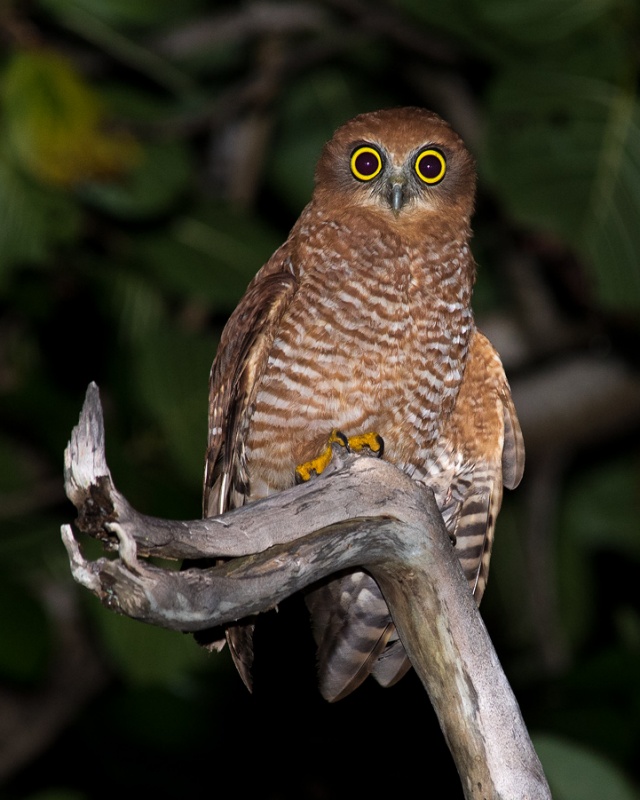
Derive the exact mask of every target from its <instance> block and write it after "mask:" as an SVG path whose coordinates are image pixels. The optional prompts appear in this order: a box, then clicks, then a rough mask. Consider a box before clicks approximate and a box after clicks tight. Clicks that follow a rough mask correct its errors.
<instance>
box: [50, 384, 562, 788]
mask: <svg viewBox="0 0 640 800" xmlns="http://www.w3.org/2000/svg"><path fill="white" fill-rule="evenodd" d="M340 450H341V448H338V452H336V453H335V454H334V456H335V457H334V459H333V461H332V464H331V466H330V467H329V468H328V469H327V470H326V471H325V473H323V475H322V476H320V477H319V478H317V479H314V480H313V481H311V482H309V483H307V484H303V485H301V486H297V487H295V488H293V489H290V490H288V491H285V492H281V493H280V494H277V495H274V496H272V497H269V498H267V499H265V500H261V501H258V502H255V503H252V504H250V505H248V506H245V507H243V508H241V509H238V510H236V511H231V512H229V513H227V514H224V515H223V516H221V517H217V518H213V519H205V520H202V519H199V520H193V521H189V522H178V521H169V520H162V519H158V518H155V517H149V516H145V515H143V514H139V513H138V512H137V511H135V510H134V509H133V508H132V507H131V506H130V504H129V503H128V502H127V501H126V499H125V498H124V497H123V496H122V495H121V494H120V493H119V492H118V491H117V489H116V488H115V486H114V483H113V481H112V479H111V474H110V472H109V469H108V467H107V463H106V458H105V451H104V425H103V418H102V408H101V405H100V398H99V394H98V389H97V387H96V385H95V384H91V385H90V386H89V388H88V390H87V396H86V399H85V403H84V406H83V409H82V413H81V415H80V420H79V423H78V425H77V426H76V428H74V430H73V433H72V436H71V441H70V443H69V446H68V447H67V450H66V452H65V487H66V491H67V495H68V496H69V498H70V499H71V501H72V502H73V503H74V505H75V506H76V508H77V509H78V519H77V522H76V525H77V527H78V529H79V530H80V531H82V532H85V533H89V534H90V535H92V536H95V537H97V538H100V539H102V540H103V541H104V542H105V544H106V545H107V547H108V548H110V549H112V550H117V557H111V558H109V557H103V558H100V559H98V560H97V561H94V562H88V561H86V560H85V559H84V558H83V556H82V554H81V551H80V548H79V545H78V543H77V541H76V539H75V537H74V535H73V533H72V530H71V526H69V525H64V526H63V527H62V537H63V540H64V543H65V546H66V548H67V551H68V554H69V559H70V562H71V569H72V572H73V576H74V578H75V580H76V581H78V583H81V584H82V585H83V586H86V587H87V588H88V589H90V590H91V591H92V592H93V593H94V594H95V595H96V596H97V597H98V598H99V599H100V600H101V601H102V602H103V604H104V605H106V606H107V607H109V608H111V609H113V610H115V611H118V612H120V613H123V614H126V615H128V616H130V617H133V618H135V619H139V620H143V621H145V622H149V623H152V624H154V625H160V626H163V627H167V628H172V629H175V630H181V631H185V630H189V631H195V630H199V629H205V628H210V627H212V626H216V625H221V624H225V623H229V622H232V621H236V620H238V619H242V618H243V617H246V616H250V615H254V614H257V613H259V612H262V611H266V610H268V609H270V608H272V607H273V606H274V605H276V604H277V603H278V602H280V601H281V600H282V599H284V598H285V597H287V596H289V595H291V594H293V593H294V592H297V591H299V590H301V589H303V588H304V587H306V586H308V585H309V584H311V583H313V582H315V581H317V580H319V579H321V578H323V577H325V576H327V575H330V574H332V573H335V572H337V571H339V570H343V569H345V568H349V567H362V568H364V569H366V570H367V571H368V572H369V573H370V574H371V575H372V576H373V577H374V578H375V580H376V581H377V582H378V584H379V586H380V588H381V590H382V592H383V594H384V597H385V599H386V601H387V604H388V606H389V610H390V612H391V616H392V617H393V620H394V622H395V624H396V627H397V629H398V633H399V635H400V639H401V640H402V643H403V645H404V647H405V649H406V651H407V654H408V656H409V658H410V660H411V663H412V664H413V666H414V668H415V670H416V672H417V673H418V675H419V676H420V678H421V680H422V683H423V684H424V686H425V688H426V690H427V692H428V693H429V696H430V698H431V701H432V703H433V705H434V708H435V710H436V714H437V716H438V719H439V720H440V725H441V727H442V730H443V732H444V735H445V738H446V740H447V743H448V745H449V748H450V750H451V753H452V755H453V758H454V760H455V763H456V766H457V768H458V772H459V774H460V777H461V780H462V784H463V789H464V795H465V798H468V799H470V798H474V799H478V798H483V799H484V798H486V799H487V800H489V799H490V800H498V799H501V800H514V799H515V798H517V799H518V800H520V799H521V798H522V799H523V800H524V798H527V799H528V800H543V799H546V798H550V797H551V794H550V792H549V788H548V786H547V783H546V780H545V777H544V774H543V772H542V768H541V765H540V762H539V760H538V757H537V755H536V753H535V751H534V749H533V746H532V744H531V740H530V739H529V735H528V733H527V730H526V727H525V725H524V722H523V720H522V716H521V714H520V709H519V707H518V704H517V702H516V700H515V697H514V695H513V693H512V691H511V688H510V686H509V684H508V682H507V679H506V677H505V675H504V672H503V671H502V668H501V667H500V664H499V662H498V658H497V656H496V653H495V651H494V649H493V646H492V644H491V641H490V639H489V636H488V634H487V631H486V628H485V627H484V624H483V622H482V619H481V617H480V615H479V613H478V610H477V608H476V605H475V602H474V600H473V597H472V595H471V593H470V591H469V589H468V586H467V583H466V581H465V578H464V576H463V574H462V570H461V568H460V565H459V562H458V560H457V559H456V557H455V555H454V553H453V548H452V547H451V543H450V540H449V536H448V534H447V532H446V529H445V527H444V524H443V522H442V518H441V516H440V513H439V511H438V509H437V506H436V504H435V500H434V498H433V494H432V492H431V491H430V490H429V489H426V488H424V487H421V486H420V485H418V484H416V483H415V482H414V481H412V480H411V479H410V478H408V477H407V476H406V475H405V474H404V473H402V472H401V471H400V470H398V469H397V468H396V467H394V466H393V465H391V464H388V463H386V462H384V461H381V460H378V459H374V458H366V457H356V456H353V455H348V456H346V457H344V458H343V457H342V456H341V454H340V452H339V451H340ZM148 555H158V556H164V557H169V558H189V559H192V558H212V557H226V558H231V560H230V561H226V562H225V563H223V564H221V565H219V566H217V567H213V568H210V569H187V570H184V571H182V572H176V571H173V570H163V569H160V568H158V567H155V566H153V565H151V564H149V563H148V562H146V561H144V560H143V558H142V557H144V556H148Z"/></svg>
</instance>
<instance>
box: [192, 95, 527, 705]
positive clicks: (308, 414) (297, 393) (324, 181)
mask: <svg viewBox="0 0 640 800" xmlns="http://www.w3.org/2000/svg"><path fill="white" fill-rule="evenodd" d="M474 194H475V169H474V163H473V160H472V158H471V156H470V155H469V153H468V152H467V150H466V148H465V146H464V144H463V142H462V140H461V139H460V137H459V136H458V135H457V134H456V133H454V131H453V130H452V129H451V127H450V126H449V125H448V124H447V123H446V122H444V121H443V120H442V119H440V118H439V117H438V116H437V115H436V114H434V113H431V112H429V111H426V110H424V109H420V108H396V109H389V110H383V111H378V112H374V113H369V114H362V115H360V116H358V117H356V118H355V119H352V120H351V121H350V122H347V123H346V124H345V125H343V126H342V127H341V128H339V129H338V130H337V131H336V133H335V135H334V136H333V138H332V139H331V141H329V142H328V143H327V144H326V145H325V147H324V150H323V152H322V154H321V156H320V160H319V162H318V166H317V169H316V174H315V189H314V192H313V197H312V199H311V202H310V203H309V205H308V206H307V207H306V208H305V209H304V210H303V212H302V214H301V215H300V218H299V219H298V221H297V222H296V224H295V225H294V227H293V229H292V231H291V233H290V235H289V238H288V239H287V241H286V242H285V243H284V244H283V245H282V246H281V247H280V248H279V249H278V250H277V251H276V252H275V253H274V254H273V256H272V257H271V258H270V259H269V261H268V262H267V263H266V264H265V265H264V266H263V267H262V269H261V270H260V271H259V272H258V274H257V275H256V276H255V278H254V279H253V281H252V282H251V283H250V285H249V287H248V289H247V292H246V294H245V296H244V297H243V298H242V300H241V301H240V304H239V305H238V307H237V308H236V310H235V311H234V313H233V314H232V316H231V318H230V319H229V322H228V324H227V326H226V328H225V330H224V332H223V334H222V338H221V341H220V347H219V350H218V353H217V356H216V359H215V361H214V363H213V367H212V369H211V379H210V394H209V447H208V450H207V460H206V469H205V479H204V514H205V516H212V515H216V514H220V513H222V512H224V511H226V510H228V509H230V508H235V507H237V506H240V505H242V504H244V503H248V502H251V501H252V500H255V499H257V498H260V497H264V496H265V495H268V494H271V493H273V492H278V491H280V490H282V489H285V488H287V487H290V486H292V485H293V484H294V483H295V480H296V470H297V471H298V474H301V475H307V474H309V472H312V471H313V469H317V468H318V464H319V463H320V461H319V460H318V457H319V456H320V457H322V453H323V452H325V450H326V447H327V441H328V437H329V436H330V435H331V432H332V431H340V432H341V434H343V435H344V437H345V438H346V439H347V440H349V439H351V441H353V442H359V441H361V440H360V439H359V438H357V437H361V435H362V434H372V433H373V434H375V435H376V436H374V437H373V438H372V439H365V441H369V443H370V444H371V446H372V448H373V449H375V448H376V447H377V444H376V443H381V442H380V439H379V438H377V437H381V439H382V442H383V443H384V458H386V459H388V460H389V461H391V462H392V463H394V464H396V465H397V466H398V467H399V468H400V469H402V470H403V471H404V472H406V473H407V474H408V475H410V476H411V477H412V478H413V479H415V480H416V481H422V482H424V483H426V484H428V485H429V486H431V487H432V488H433V490H434V492H435V495H436V500H437V502H438V505H439V507H440V510H441V512H442V515H443V517H444V520H445V523H446V526H447V529H448V530H449V532H450V534H451V537H452V541H453V542H454V546H455V550H456V553H457V555H458V557H459V559H460V563H461V565H462V568H463V570H464V573H465V575H466V577H467V579H468V581H469V585H470V587H471V590H472V591H473V592H474V593H475V597H476V600H477V601H478V602H479V601H480V598H481V597H482V593H483V592H484V588H485V584H486V580H487V572H488V569H489V558H490V555H491V545H492V541H493V531H494V526H495V521H496V515H497V513H498V511H499V509H500V503H501V499H502V486H503V484H504V485H505V486H507V487H508V488H513V487H515V486H516V485H517V484H518V482H519V481H520V478H521V476H522V470H523V463H524V448H523V443H522V435H521V432H520V427H519V424H518V419H517V417H516V413H515V410H514V407H513V403H512V399H511V394H510V390H509V385H508V383H507V380H506V378H505V375H504V371H503V368H502V364H501V362H500V359H499V357H498V355H497V353H496V352H495V350H494V349H493V347H492V346H491V344H490V343H489V342H488V341H487V339H486V338H485V337H484V336H483V335H482V334H481V333H479V332H478V330H477V329H476V327H475V323H474V319H473V314H472V311H471V307H470V300H471V291H472V287H473V283H474V278H475V263H474V259H473V256H472V254H471V251H470V248H469V239H470V236H471V230H470V224H469V220H470V216H471V214H472V211H473V204H474ZM306 599H307V605H308V607H309V609H310V612H311V616H312V622H313V630H314V635H315V639H316V642H317V645H318V669H319V682H320V690H321V692H322V694H323V695H324V696H325V697H326V698H327V699H328V700H337V699H339V698H341V697H344V696H345V695H346V694H348V693H349V692H351V691H352V690H353V689H355V688H356V687H357V686H358V685H359V684H360V683H361V682H362V681H363V680H364V679H365V678H366V677H367V675H368V674H369V673H371V674H372V675H373V676H374V677H375V678H376V680H378V682H379V683H381V684H382V685H383V686H389V685H391V684H393V683H394V682H395V681H397V680H398V679H399V678H400V677H402V675H404V674H405V672H406V671H407V669H408V668H409V662H408V659H407V657H406V655H405V652H404V649H403V647H402V645H401V643H400V641H399V640H398V638H397V634H396V632H395V628H394V625H393V622H392V621H391V618H390V616H389V611H388V609H387V607H386V604H385V602H384V600H383V598H382V595H381V593H380V590H379V589H378V587H377V585H376V583H375V582H374V580H373V579H372V578H371V577H370V576H369V575H368V574H366V573H364V572H362V571H351V572H348V573H346V574H340V575H336V576H334V577H332V578H331V579H329V580H327V581H325V582H324V583H323V584H322V585H319V586H317V587H315V588H313V589H312V590H311V591H310V592H309V593H308V594H307V598H306ZM251 633H252V627H251V626H250V625H244V626H236V627H231V628H230V629H228V631H227V639H228V641H229V644H230V647H231V651H232V655H233V658H234V660H235V663H236V666H237V667H238V670H239V671H240V674H241V676H242V677H243V679H244V681H245V683H246V684H247V686H249V685H250V667H251V662H252V658H253V652H252V645H251Z"/></svg>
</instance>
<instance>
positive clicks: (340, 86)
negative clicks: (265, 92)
mask: <svg viewBox="0 0 640 800" xmlns="http://www.w3.org/2000/svg"><path fill="white" fill-rule="evenodd" d="M390 104H392V103H391V101H389V100H388V98H385V97H384V96H383V95H382V93H381V92H379V93H377V94H374V92H373V91H372V90H371V89H370V88H369V87H365V86H363V85H361V84H360V83H359V82H358V81H357V80H356V79H352V78H351V77H350V76H349V74H348V73H346V72H340V71H339V70H337V69H324V70H317V71H315V72H313V73H310V74H305V75H304V76H303V77H302V78H301V79H300V80H299V81H298V83H297V84H295V85H294V86H292V87H291V89H290V91H289V92H288V94H287V96H286V99H285V103H284V105H283V107H282V109H281V115H280V120H279V130H278V135H277V137H276V140H275V149H274V152H273V156H272V159H271V164H270V171H269V177H270V179H271V180H272V181H273V183H274V185H275V187H276V190H277V191H278V192H279V193H280V194H281V195H282V196H283V197H284V198H285V199H286V200H287V202H288V203H289V206H290V207H291V209H292V210H294V211H295V212H296V214H297V213H298V212H299V211H300V209H301V208H302V207H303V206H305V205H306V204H307V203H308V202H309V200H310V199H311V192H312V190H313V173H314V169H315V165H316V162H317V160H318V157H319V155H320V151H321V150H322V147H323V145H324V144H325V143H326V142H327V141H328V140H329V139H330V138H331V137H332V136H333V133H334V131H335V129H336V128H337V127H338V126H340V125H342V124H343V123H344V122H346V121H347V120H348V119H350V118H351V117H353V116H354V115H355V114H358V113H361V112H363V111H371V110H372V109H374V108H380V107H381V106H384V105H390Z"/></svg>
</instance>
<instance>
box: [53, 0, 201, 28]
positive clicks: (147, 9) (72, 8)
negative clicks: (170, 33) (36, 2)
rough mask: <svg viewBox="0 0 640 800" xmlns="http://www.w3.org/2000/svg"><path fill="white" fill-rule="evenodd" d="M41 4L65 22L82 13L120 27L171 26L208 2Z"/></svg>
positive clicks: (75, 0) (58, 0) (57, 0)
mask: <svg viewBox="0 0 640 800" xmlns="http://www.w3.org/2000/svg"><path fill="white" fill-rule="evenodd" d="M40 4H41V5H42V6H44V7H45V8H47V9H48V10H49V11H50V12H51V13H52V14H54V15H56V16H59V17H60V18H61V19H62V20H65V19H68V18H69V17H74V16H75V15H79V14H82V15H83V16H84V15H91V16H96V17H98V18H99V19H101V20H103V21H104V22H108V23H110V24H113V25H119V26H136V27H138V26H143V25H151V24H168V23H169V22H172V21H175V20H180V19H184V18H185V17H186V16H187V15H188V13H189V12H192V11H194V10H195V9H197V8H204V6H205V2H204V0H182V2H180V3H176V2H175V0H40Z"/></svg>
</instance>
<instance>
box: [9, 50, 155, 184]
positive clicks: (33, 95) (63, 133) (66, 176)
mask: <svg viewBox="0 0 640 800" xmlns="http://www.w3.org/2000/svg"><path fill="white" fill-rule="evenodd" d="M1 96H2V109H3V120H4V126H5V130H4V136H5V138H6V141H7V142H8V144H9V147H10V149H11V152H12V153H13V154H15V156H16V158H17V159H18V160H19V162H20V163H21V164H22V166H23V167H24V168H25V169H26V170H28V171H29V172H30V173H31V174H32V175H34V176H35V177H36V178H38V180H40V181H43V182H45V183H51V184H54V185H60V186H68V185H73V184H77V183H79V182H82V181H85V180H87V179H89V178H95V177H104V178H110V177H114V176H116V175H119V174H121V173H123V172H127V171H128V170H130V169H131V167H132V166H133V165H134V164H135V163H136V161H137V159H138V155H139V151H138V147H137V145H136V143H135V142H134V140H133V139H132V137H131V136H129V135H128V134H125V133H123V132H121V131H116V130H110V131H109V132H108V133H107V132H106V130H105V123H106V115H105V109H104V106H103V102H102V100H101V98H100V97H99V95H98V94H97V93H96V92H95V91H94V90H93V89H92V88H91V87H90V86H89V85H88V84H86V83H85V82H84V80H83V79H82V77H81V76H80V75H79V74H78V73H77V72H76V71H75V70H74V68H73V67H72V65H71V64H70V63H69V62H68V61H66V60H65V59H64V58H62V56H60V55H58V54H57V53H55V52H53V51H48V50H28V51H24V52H19V53H17V54H16V55H14V56H13V58H12V59H11V61H10V62H9V65H8V67H7V69H6V71H5V73H4V76H3V79H2V87H1Z"/></svg>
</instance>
